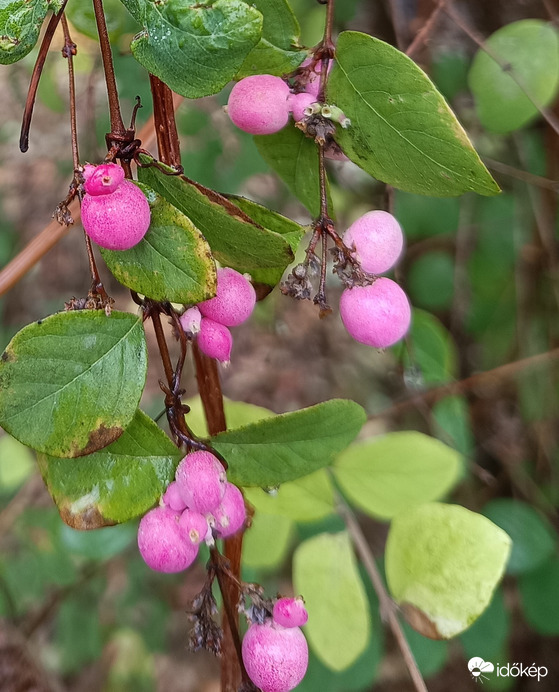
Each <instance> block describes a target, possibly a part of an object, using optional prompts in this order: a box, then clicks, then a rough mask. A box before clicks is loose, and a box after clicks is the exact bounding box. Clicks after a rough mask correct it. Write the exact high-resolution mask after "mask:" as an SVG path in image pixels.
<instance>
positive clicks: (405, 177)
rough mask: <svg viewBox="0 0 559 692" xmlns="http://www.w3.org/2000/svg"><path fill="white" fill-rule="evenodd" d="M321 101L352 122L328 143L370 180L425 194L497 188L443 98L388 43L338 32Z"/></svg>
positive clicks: (489, 191)
mask: <svg viewBox="0 0 559 692" xmlns="http://www.w3.org/2000/svg"><path fill="white" fill-rule="evenodd" d="M327 98H328V101H329V102H331V103H335V104H336V105H337V106H339V107H340V108H341V109H342V111H344V113H345V114H346V115H347V116H348V117H349V118H350V119H351V123H352V124H351V126H350V127H349V128H347V129H345V130H342V129H341V128H339V131H338V133H337V135H336V140H337V141H338V142H339V144H340V146H341V147H342V149H343V151H344V152H345V153H346V154H347V156H349V158H350V159H351V160H352V161H354V162H355V163H356V164H358V165H359V166H361V168H363V169H364V170H365V171H366V172H367V173H369V174H370V175H372V176H373V177H374V178H377V179H378V180H382V181H383V182H385V183H389V184H391V185H393V186H394V187H397V188H399V189H401V190H405V191H407V192H416V193H420V194H426V195H431V196H433V197H452V196H455V195H460V194H462V193H464V192H468V191H473V192H478V193H480V194H482V195H493V194H496V193H497V192H499V187H498V185H497V183H496V182H495V181H494V180H493V178H492V177H491V175H490V174H489V172H488V171H487V169H486V168H485V166H484V165H483V164H482V163H481V160H480V158H479V156H478V155H477V153H476V152H475V150H474V148H473V147H472V144H471V142H470V141H469V139H468V137H467V135H466V133H465V132H464V130H463V128H462V126H461V125H460V123H459V122H458V120H457V119H456V117H455V116H454V114H453V113H452V111H451V110H450V108H449V107H448V105H447V103H446V102H445V100H444V98H443V97H442V96H441V94H440V93H439V92H438V91H437V89H436V88H435V86H434V85H433V83H432V82H431V81H430V79H429V78H428V77H427V75H426V74H425V73H424V72H423V71H422V70H421V69H420V68H419V67H418V66H417V65H416V64H415V63H414V62H413V61H411V60H410V59H409V58H408V57H407V56H406V55H404V53H401V52H400V51H398V50H397V49H396V48H394V47H393V46H390V45H389V44H387V43H384V42H383V41H380V40H379V39H376V38H373V37H371V36H368V35H366V34H362V33H359V32H356V31H346V32H343V33H342V34H341V35H340V37H339V39H338V45H337V48H336V63H335V66H334V69H333V70H332V73H331V75H330V79H329V81H328V89H327Z"/></svg>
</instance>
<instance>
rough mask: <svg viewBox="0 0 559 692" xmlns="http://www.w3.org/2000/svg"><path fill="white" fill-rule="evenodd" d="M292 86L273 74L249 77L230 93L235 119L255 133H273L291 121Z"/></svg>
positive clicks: (244, 128) (244, 127)
mask: <svg viewBox="0 0 559 692" xmlns="http://www.w3.org/2000/svg"><path fill="white" fill-rule="evenodd" d="M288 96H289V87H288V86H287V84H286V83H285V82H284V81H283V80H282V79H280V78H279V77H273V76H272V75H269V74H260V75H253V76H251V77H245V78H244V79H241V81H240V82H237V84H235V86H234V87H233V89H232V91H231V94H230V95H229V102H228V104H227V112H228V114H229V117H230V118H231V120H232V121H233V123H234V124H235V125H236V126H237V127H238V128H239V129H241V130H244V131H245V132H250V134H252V135H271V134H273V133H274V132H278V131H279V130H281V129H282V128H284V127H285V126H286V125H287V121H288V120H289V107H288V105H287V97H288Z"/></svg>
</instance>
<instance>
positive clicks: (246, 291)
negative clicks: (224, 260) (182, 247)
mask: <svg viewBox="0 0 559 692" xmlns="http://www.w3.org/2000/svg"><path fill="white" fill-rule="evenodd" d="M255 304H256V292H255V290H254V288H253V286H252V284H251V283H250V281H249V280H248V279H247V278H246V277H245V276H243V275H242V274H240V273H239V272H237V271H235V270H234V269H231V268H230V267H224V268H223V269H218V270H217V289H216V295H215V297H214V298H210V299H209V300H205V301H204V302H203V303H199V304H198V308H199V310H200V312H201V313H202V315H203V316H204V317H209V318H210V319H212V320H214V321H215V322H219V323H220V324H223V325H225V326H226V327H236V326H237V325H239V324H242V323H243V322H245V320H248V318H249V317H250V316H251V314H252V311H253V310H254V306H255Z"/></svg>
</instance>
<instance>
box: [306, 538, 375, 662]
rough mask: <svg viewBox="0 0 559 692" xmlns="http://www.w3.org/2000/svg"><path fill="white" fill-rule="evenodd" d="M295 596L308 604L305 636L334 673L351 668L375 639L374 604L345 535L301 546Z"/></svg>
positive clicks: (311, 540)
mask: <svg viewBox="0 0 559 692" xmlns="http://www.w3.org/2000/svg"><path fill="white" fill-rule="evenodd" d="M293 585H294V588H295V593H297V594H301V595H302V596H303V598H304V599H305V606H306V608H307V610H308V613H309V621H308V623H307V624H306V625H305V635H306V636H307V639H308V640H309V644H310V646H311V647H312V649H313V651H314V653H315V654H316V655H317V656H318V658H319V659H320V660H321V661H322V663H324V665H325V666H327V667H328V668H330V669H331V670H335V671H340V670H344V669H346V668H348V667H349V666H350V665H351V664H352V663H353V662H354V661H355V660H356V659H357V658H359V655H360V654H361V652H362V651H364V650H365V647H366V646H367V643H368V641H369V638H370V635H371V616H370V612H369V602H368V599H367V594H366V593H365V588H364V586H363V582H362V581H361V577H360V575H359V572H358V570H357V563H356V560H355V554H354V552H353V548H352V546H351V541H350V538H349V536H348V534H347V533H346V532H342V533H337V534H328V533H323V534H320V535H318V536H315V537H313V538H310V539H308V540H306V541H304V542H303V543H301V544H300V545H299V546H298V547H297V549H296V550H295V553H294V555H293Z"/></svg>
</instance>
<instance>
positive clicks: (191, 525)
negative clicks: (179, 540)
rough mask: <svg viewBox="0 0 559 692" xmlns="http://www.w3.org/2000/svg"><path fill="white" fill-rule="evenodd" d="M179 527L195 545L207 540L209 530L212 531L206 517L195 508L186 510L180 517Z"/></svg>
mask: <svg viewBox="0 0 559 692" xmlns="http://www.w3.org/2000/svg"><path fill="white" fill-rule="evenodd" d="M179 527H180V529H181V531H183V533H184V536H185V538H186V539H187V540H189V541H190V542H191V543H194V545H198V544H199V543H201V542H202V541H204V540H206V538H207V537H208V532H210V527H209V525H208V520H207V519H206V517H205V516H204V515H203V514H200V512H196V511H194V510H193V509H185V510H184V512H183V513H182V514H181V517H180V519H179ZM210 535H211V533H210Z"/></svg>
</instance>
